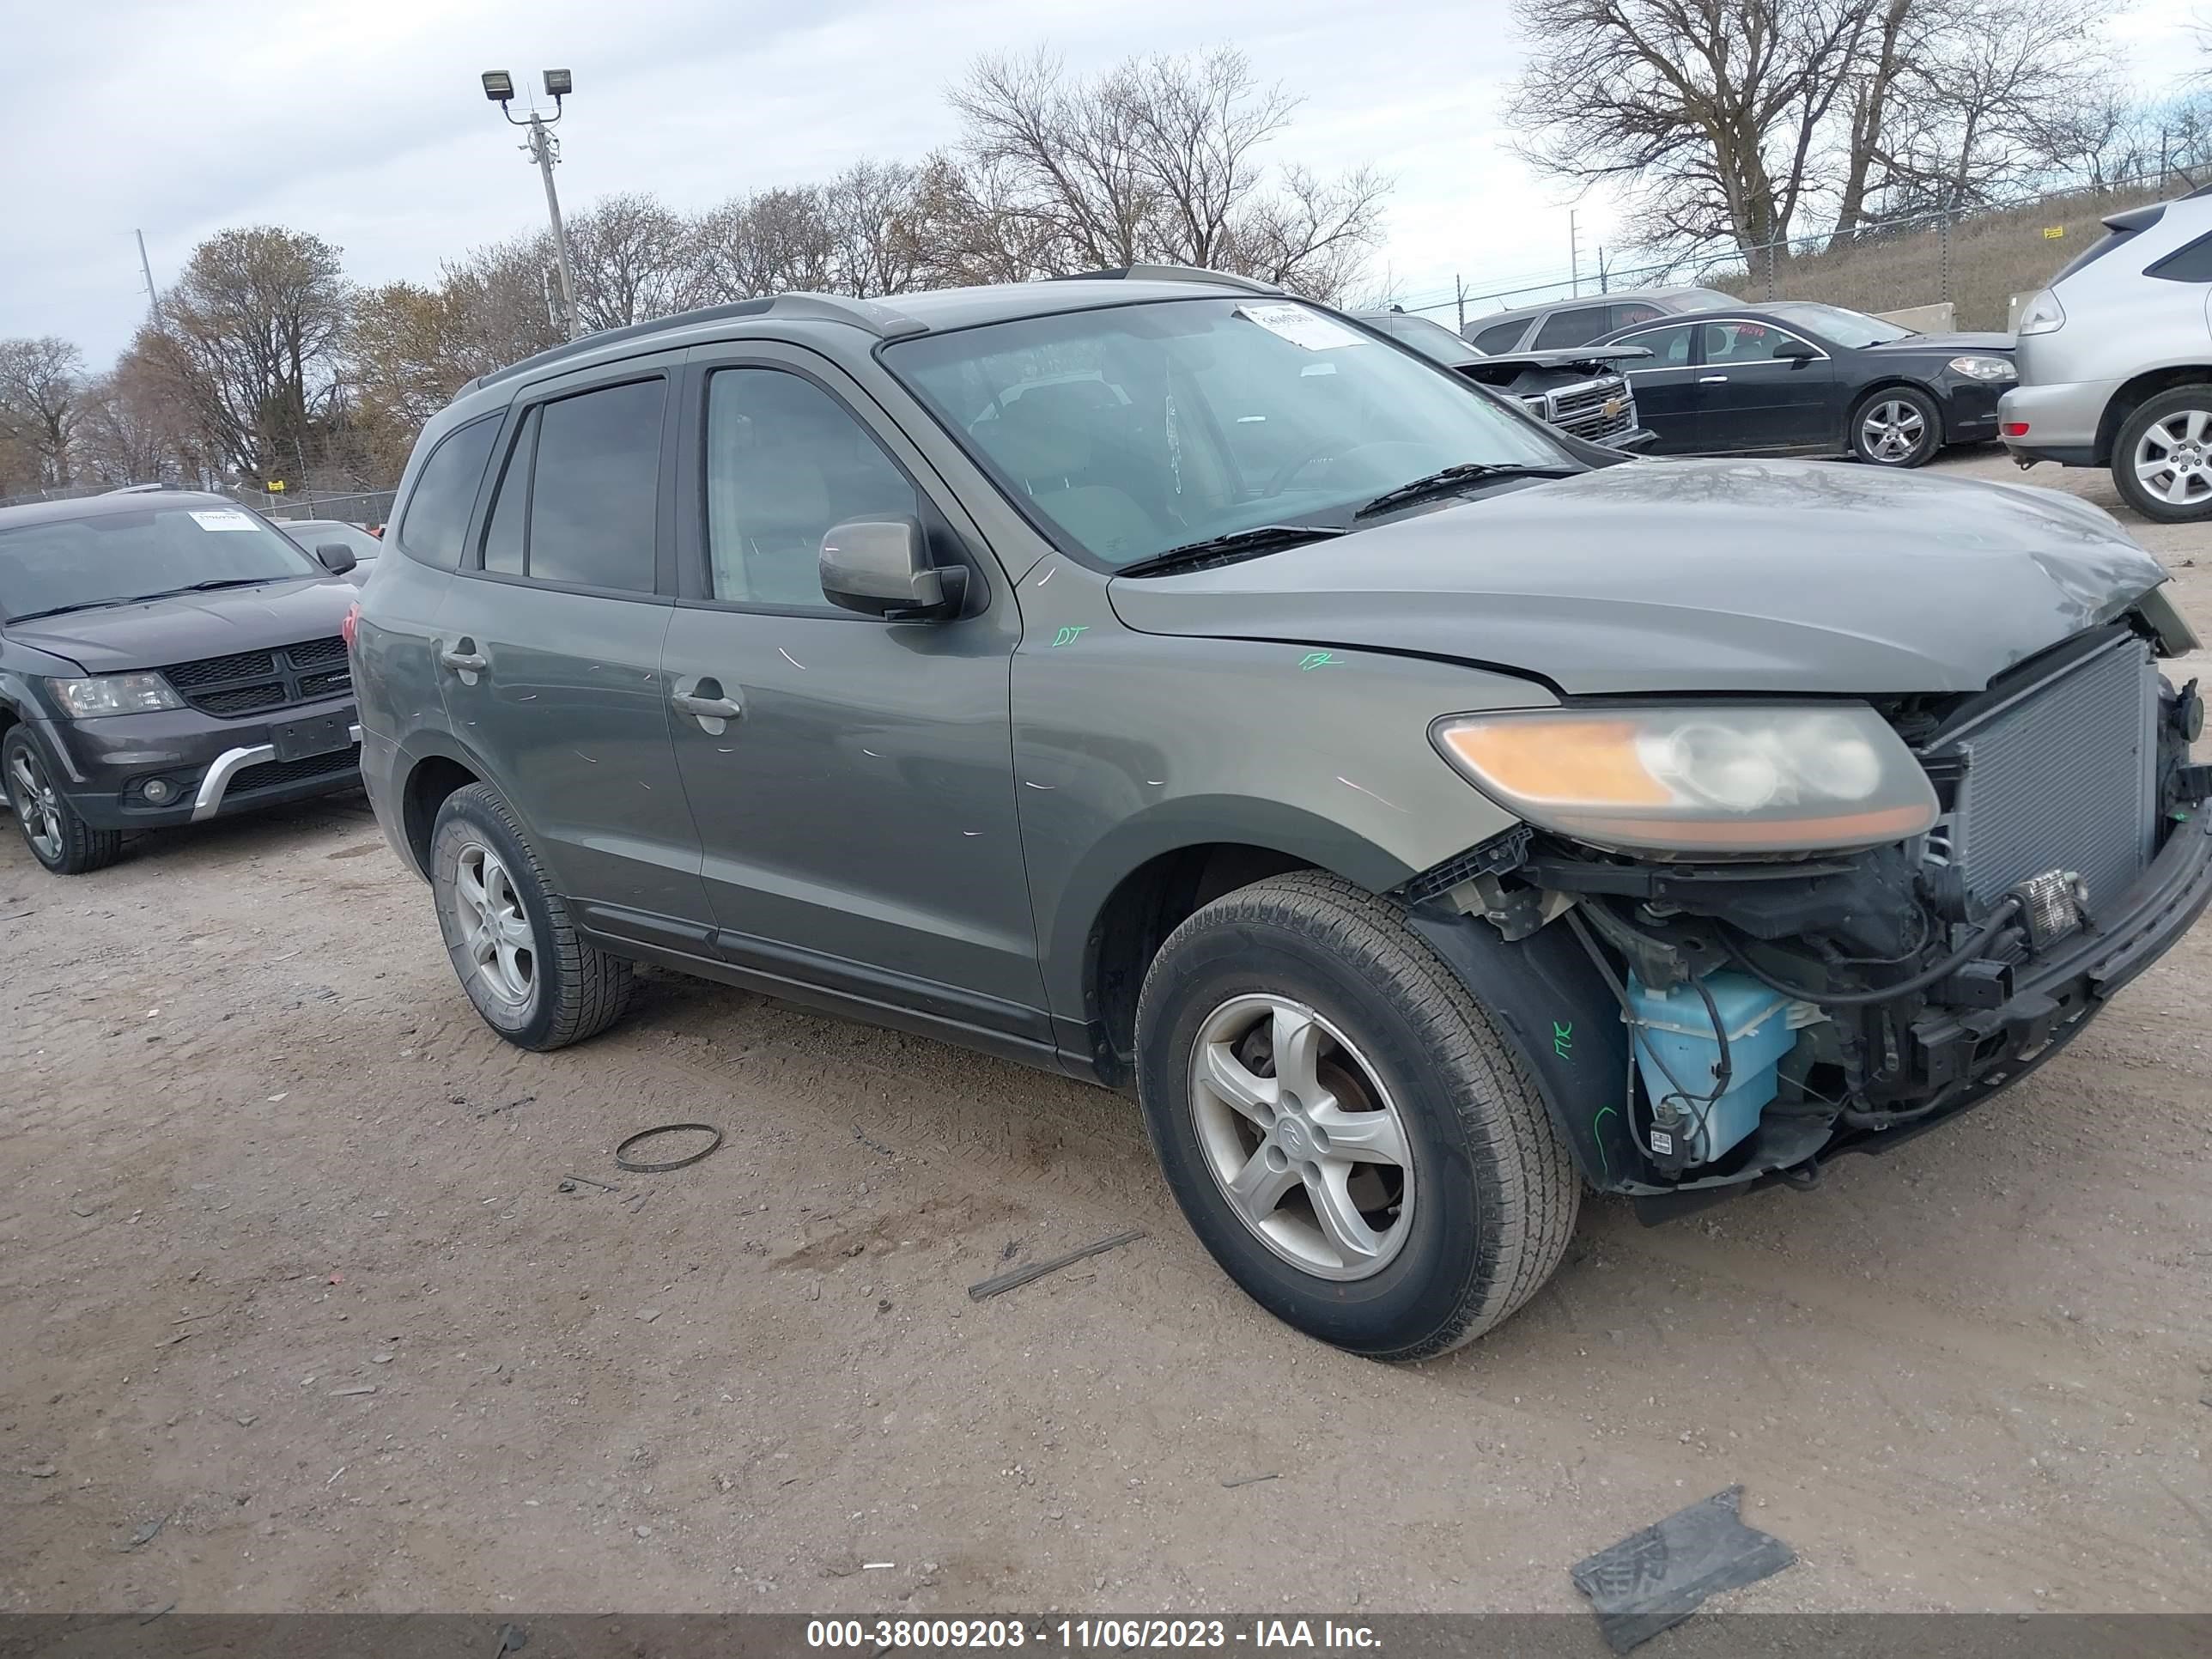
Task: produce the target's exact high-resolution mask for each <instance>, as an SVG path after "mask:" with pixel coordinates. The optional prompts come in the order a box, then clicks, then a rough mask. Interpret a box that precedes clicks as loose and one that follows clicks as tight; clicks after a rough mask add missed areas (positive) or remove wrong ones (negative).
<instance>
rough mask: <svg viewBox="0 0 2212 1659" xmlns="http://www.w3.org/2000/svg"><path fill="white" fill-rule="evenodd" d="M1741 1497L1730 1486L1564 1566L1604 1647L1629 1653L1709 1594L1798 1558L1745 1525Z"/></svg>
mask: <svg viewBox="0 0 2212 1659" xmlns="http://www.w3.org/2000/svg"><path fill="white" fill-rule="evenodd" d="M1742 1502H1743V1488H1742V1487H1741V1486H1730V1487H1729V1489H1728V1490H1727V1491H1726V1492H1715V1493H1714V1494H1713V1495H1712V1496H1711V1498H1706V1499H1705V1502H1703V1503H1702V1504H1691V1505H1690V1507H1689V1508H1687V1509H1686V1510H1675V1511H1674V1514H1672V1515H1670V1516H1668V1517H1667V1518H1666V1519H1665V1520H1663V1521H1661V1522H1657V1523H1656V1524H1655V1525H1652V1526H1649V1527H1646V1528H1644V1529H1643V1531H1641V1532H1635V1533H1631V1534H1629V1535H1628V1536H1627V1537H1626V1538H1624V1539H1622V1540H1621V1541H1620V1542H1619V1543H1618V1544H1615V1545H1613V1547H1610V1548H1609V1549H1601V1550H1600V1551H1599V1552H1598V1553H1596V1554H1595V1555H1593V1556H1589V1557H1588V1558H1587V1559H1583V1560H1581V1561H1577V1562H1576V1563H1575V1565H1573V1566H1572V1567H1571V1568H1569V1569H1568V1571H1569V1573H1570V1575H1571V1577H1573V1579H1574V1581H1575V1588H1576V1589H1578V1590H1580V1591H1581V1592H1582V1593H1583V1595H1587V1596H1588V1597H1589V1601H1590V1609H1591V1611H1592V1612H1594V1613H1596V1614H1597V1623H1598V1631H1599V1633H1600V1634H1601V1635H1602V1636H1603V1637H1604V1638H1605V1639H1606V1644H1607V1646H1608V1647H1610V1648H1611V1649H1612V1650H1613V1651H1614V1652H1615V1653H1626V1652H1627V1651H1628V1650H1629V1649H1631V1648H1632V1647H1634V1646H1635V1645H1636V1644H1638V1643H1639V1642H1645V1641H1649V1640H1650V1638H1652V1637H1655V1636H1656V1635H1657V1634H1658V1633H1659V1632H1661V1631H1662V1630H1665V1629H1667V1628H1668V1627H1669V1626H1674V1625H1679V1624H1680V1623H1681V1622H1682V1620H1685V1619H1687V1618H1688V1617H1689V1616H1690V1615H1691V1614H1692V1613H1695V1612H1696V1611H1697V1610H1698V1607H1699V1603H1701V1602H1702V1601H1705V1598H1706V1597H1707V1596H1708V1595H1713V1594H1714V1593H1716V1592H1717V1591H1719V1590H1725V1589H1738V1588H1740V1587H1741V1586H1742V1585H1745V1584H1754V1583H1758V1582H1759V1580H1760V1579H1762V1578H1765V1577H1771V1576H1772V1575H1773V1574H1775V1573H1778V1572H1779V1571H1782V1569H1783V1568H1784V1567H1786V1566H1790V1565H1792V1564H1794V1563H1795V1562H1796V1559H1797V1557H1796V1553H1795V1552H1794V1551H1792V1550H1791V1549H1790V1546H1789V1545H1787V1544H1785V1543H1784V1542H1783V1541H1781V1540H1780V1539H1779V1538H1777V1537H1774V1536H1773V1535H1772V1534H1769V1533H1764V1532H1760V1531H1759V1530H1758V1529H1757V1528H1753V1527H1747V1526H1745V1525H1744V1524H1743V1522H1742V1519H1741V1516H1740V1515H1739V1513H1738V1511H1739V1510H1740V1509H1741V1505H1742Z"/></svg>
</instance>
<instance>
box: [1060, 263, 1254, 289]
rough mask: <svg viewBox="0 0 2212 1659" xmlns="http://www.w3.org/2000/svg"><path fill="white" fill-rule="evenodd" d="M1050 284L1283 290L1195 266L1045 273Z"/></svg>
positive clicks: (1221, 271)
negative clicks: (1191, 285) (1198, 285)
mask: <svg viewBox="0 0 2212 1659" xmlns="http://www.w3.org/2000/svg"><path fill="white" fill-rule="evenodd" d="M1045 280H1046V281H1047V282H1051V283H1097V282H1131V283H1210V284H1212V286H1213V287H1215V288H1233V289H1238V290H1240V291H1241V292H1243V293H1246V294H1280V293H1282V292H1283V289H1281V288H1280V287H1279V285H1277V284H1276V283H1263V282H1261V280H1260V279H1259V278H1258V277H1257V276H1231V274H1230V273H1229V272H1228V271H1225V270H1200V269H1199V268H1198V267H1197V266H1196V265H1115V266H1114V267H1112V268H1111V269H1109V270H1072V271H1070V272H1069V273H1068V274H1067V275H1066V276H1048V277H1047V278H1046V279H1045Z"/></svg>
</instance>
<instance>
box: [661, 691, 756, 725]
mask: <svg viewBox="0 0 2212 1659" xmlns="http://www.w3.org/2000/svg"><path fill="white" fill-rule="evenodd" d="M668 702H669V704H670V706H671V707H672V708H674V709H675V710H676V712H677V713H678V714H696V715H697V716H698V717H699V718H700V719H701V720H735V719H737V717H738V715H740V714H744V712H745V711H744V706H743V705H742V704H740V703H739V702H738V700H737V699H736V698H735V697H702V696H696V695H694V694H693V693H691V692H689V691H678V693H677V694H676V695H675V696H672V697H671V698H670V699H669V700H668Z"/></svg>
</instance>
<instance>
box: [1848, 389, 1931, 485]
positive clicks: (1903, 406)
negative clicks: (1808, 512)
mask: <svg viewBox="0 0 2212 1659" xmlns="http://www.w3.org/2000/svg"><path fill="white" fill-rule="evenodd" d="M1942 448H1943V416H1942V411H1941V410H1938V409H1937V408H1936V400H1935V399H1934V398H1931V397H1929V395H1928V394H1927V393H1926V392H1922V391H1919V390H1917V388H1915V387H1912V386H1881V387H1880V388H1878V389H1876V390H1875V391H1873V392H1869V393H1868V394H1867V395H1866V397H1864V398H1862V399H1861V400H1860V401H1859V404H1858V406H1857V408H1856V409H1854V410H1851V453H1852V454H1854V455H1856V456H1857V457H1858V458H1859V459H1861V460H1863V461H1864V462H1866V463H1867V464H1868V465H1870V466H1887V467H1893V468H1897V469H1899V470H1900V471H1901V470H1904V469H1906V468H1911V467H1916V466H1925V465H1928V463H1929V462H1930V461H1932V460H1934V459H1936V456H1937V455H1938V454H1939V453H1942Z"/></svg>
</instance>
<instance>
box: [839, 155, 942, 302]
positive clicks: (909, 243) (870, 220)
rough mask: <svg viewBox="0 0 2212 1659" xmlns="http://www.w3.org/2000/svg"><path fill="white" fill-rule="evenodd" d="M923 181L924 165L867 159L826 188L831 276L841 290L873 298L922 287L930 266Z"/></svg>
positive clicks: (841, 174) (858, 162) (846, 171)
mask: <svg viewBox="0 0 2212 1659" xmlns="http://www.w3.org/2000/svg"><path fill="white" fill-rule="evenodd" d="M922 182H923V171H922V169H921V168H920V167H910V166H908V164H907V163H905V162H903V161H867V160H865V159H864V160H861V161H855V162H854V163H853V165H852V166H850V167H847V168H846V169H845V170H844V171H843V172H842V173H839V174H838V175H837V176H836V178H834V179H831V180H830V181H829V183H828V184H826V185H823V187H822V189H821V191H820V206H821V210H822V216H823V222H824V223H825V224H826V225H827V227H828V229H829V264H830V269H831V270H832V271H833V272H834V273H835V275H834V277H833V279H832V280H833V282H834V283H835V285H836V288H837V289H839V290H840V291H841V292H843V293H847V294H852V295H858V296H860V298H862V299H872V298H874V297H877V296H878V295H886V294H904V293H906V292H908V290H909V289H915V288H917V287H920V286H921V283H922V281H923V279H924V274H925V272H926V271H927V269H928V264H929V261H928V255H927V249H926V247H925V245H924V242H923V240H922V227H921V210H922Z"/></svg>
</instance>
